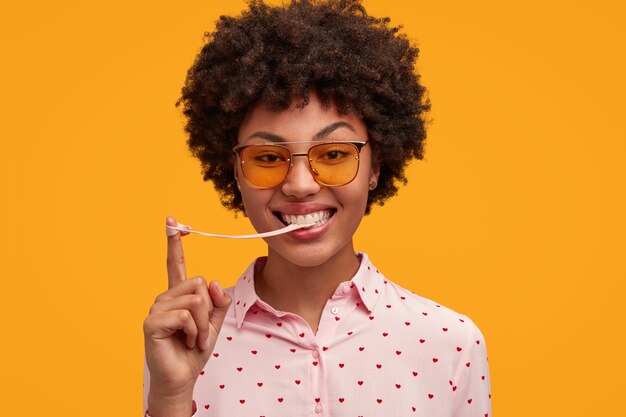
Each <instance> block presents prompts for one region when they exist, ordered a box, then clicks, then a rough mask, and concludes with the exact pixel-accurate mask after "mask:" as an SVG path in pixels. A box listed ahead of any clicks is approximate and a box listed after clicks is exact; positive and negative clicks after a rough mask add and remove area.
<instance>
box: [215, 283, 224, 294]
mask: <svg viewBox="0 0 626 417" xmlns="http://www.w3.org/2000/svg"><path fill="white" fill-rule="evenodd" d="M215 286H216V287H217V290H218V291H219V293H220V295H221V296H222V297H223V296H224V290H223V289H222V286H221V285H220V283H219V282H218V281H215Z"/></svg>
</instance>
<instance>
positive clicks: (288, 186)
mask: <svg viewBox="0 0 626 417" xmlns="http://www.w3.org/2000/svg"><path fill="white" fill-rule="evenodd" d="M307 158H308V157H307V155H306V154H305V155H301V154H298V155H293V166H292V167H291V171H290V172H289V175H287V178H285V181H284V182H283V184H282V192H283V194H285V195H288V196H293V197H296V198H305V197H307V196H310V195H314V194H316V193H318V192H319V191H320V189H321V188H322V186H321V185H320V184H319V183H318V182H317V181H315V178H314V177H313V175H314V174H313V173H312V172H311V169H310V167H309V161H308V159H307Z"/></svg>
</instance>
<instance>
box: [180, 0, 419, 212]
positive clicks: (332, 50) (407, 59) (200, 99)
mask: <svg viewBox="0 0 626 417" xmlns="http://www.w3.org/2000/svg"><path fill="white" fill-rule="evenodd" d="M248 5H249V8H248V9H247V10H246V11H244V12H243V13H242V15H241V16H239V17H228V16H221V17H220V20H219V21H218V22H217V27H216V30H215V32H213V33H208V32H207V33H205V37H206V44H205V45H204V47H203V48H202V50H201V51H200V53H199V54H198V56H197V57H196V60H195V62H194V64H193V65H192V67H191V68H190V69H189V71H188V73H187V79H186V82H185V85H184V87H183V89H182V95H181V98H180V99H179V100H178V102H177V103H176V105H177V106H178V105H180V104H182V105H183V114H184V115H185V116H186V117H187V124H186V126H185V130H186V132H187V133H188V134H189V139H188V145H189V148H190V150H191V152H192V154H193V155H194V156H195V157H197V158H198V159H199V160H200V161H201V162H202V172H203V175H204V180H205V181H208V180H211V181H212V182H213V183H214V185H215V189H216V190H217V191H218V192H219V193H220V195H221V201H222V204H223V205H224V206H226V207H227V208H229V209H233V210H235V211H242V212H244V208H243V203H242V198H241V194H240V193H239V190H238V189H237V187H236V183H235V181H234V163H233V162H234V159H233V158H234V153H233V152H232V148H233V146H235V145H236V144H237V134H238V130H239V125H240V124H241V123H242V121H243V119H244V117H245V115H246V113H247V112H248V110H249V109H250V108H251V106H253V105H255V104H257V103H263V104H265V105H267V106H268V107H269V108H270V109H272V110H273V111H277V112H278V111H281V110H285V109H286V108H288V107H289V106H290V104H291V102H292V98H293V97H294V95H296V96H299V97H301V98H302V102H301V103H300V106H306V105H307V103H308V100H309V94H310V93H311V91H315V92H316V93H317V95H318V96H319V98H320V100H321V101H322V103H323V105H324V106H331V105H333V106H336V108H337V110H338V111H339V112H340V113H342V114H353V115H355V116H357V117H359V118H360V119H361V120H362V121H363V122H364V124H365V125H366V127H367V129H368V134H369V140H370V144H371V146H372V156H373V164H375V166H378V167H379V169H380V175H379V179H378V186H377V187H376V188H375V189H374V190H372V191H370V193H369V197H368V202H367V209H366V214H368V213H369V212H370V209H371V206H372V204H373V203H377V204H380V205H382V204H383V203H384V201H385V200H386V199H387V198H389V197H391V196H393V195H395V194H396V193H397V192H398V186H397V184H398V183H403V184H405V183H406V181H407V179H406V177H405V175H404V170H405V168H406V166H407V164H408V163H409V162H410V160H411V159H413V158H416V159H422V157H423V143H424V140H425V138H426V129H425V125H426V114H427V113H428V111H429V110H430V102H429V100H428V98H427V97H426V89H425V88H424V87H423V86H422V85H421V84H420V82H419V81H420V77H419V75H418V74H416V73H415V69H414V65H415V60H416V59H417V55H418V52H419V49H418V48H417V47H415V46H413V45H412V44H411V42H410V41H409V40H408V38H407V36H406V35H404V34H400V33H399V30H400V28H398V27H391V26H389V21H390V19H389V18H374V17H371V16H369V15H368V14H367V12H366V11H365V9H364V7H363V6H362V4H361V0H326V1H315V0H292V1H291V3H290V4H288V5H285V6H282V7H274V6H270V5H267V4H266V3H265V2H264V1H263V0H251V1H249V2H248ZM244 214H245V212H244Z"/></svg>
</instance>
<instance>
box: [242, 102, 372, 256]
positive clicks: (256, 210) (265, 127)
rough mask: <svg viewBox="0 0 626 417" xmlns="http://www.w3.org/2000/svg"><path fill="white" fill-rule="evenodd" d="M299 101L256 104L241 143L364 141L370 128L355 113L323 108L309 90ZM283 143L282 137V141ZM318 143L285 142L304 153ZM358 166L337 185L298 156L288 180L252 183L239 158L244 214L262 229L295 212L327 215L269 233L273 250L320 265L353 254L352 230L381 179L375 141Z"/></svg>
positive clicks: (366, 148)
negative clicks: (282, 105) (278, 107)
mask: <svg viewBox="0 0 626 417" xmlns="http://www.w3.org/2000/svg"><path fill="white" fill-rule="evenodd" d="M296 104H297V102H295V103H292V105H291V107H289V108H288V109H287V110H284V111H282V112H273V111H271V110H269V109H268V108H267V107H265V106H263V105H257V106H255V107H254V108H252V110H251V111H250V113H249V114H248V116H247V118H246V119H245V121H244V122H243V123H242V125H241V126H240V129H239V136H238V142H239V144H240V145H252V144H261V143H266V142H269V141H270V140H271V141H278V142H280V141H282V142H303V141H319V142H326V141H331V140H335V141H366V140H367V139H368V135H367V129H366V127H365V125H364V123H363V122H362V121H361V120H360V119H358V118H357V117H354V116H351V115H342V114H339V113H338V112H337V110H336V109H335V108H334V107H331V108H329V109H327V108H324V107H323V106H322V103H321V102H320V100H319V99H318V98H317V97H316V96H315V95H311V98H310V102H309V103H308V105H306V106H305V107H303V108H297V107H296ZM278 144H280V143H278ZM313 145H314V143H298V144H287V145H285V146H288V147H289V148H290V150H291V152H292V153H306V152H307V151H308V150H309V148H310V147H311V146H313ZM359 159H360V161H359V170H358V173H357V175H356V177H355V178H354V180H352V182H350V183H349V184H346V185H342V186H339V187H327V186H323V185H320V184H318V183H317V182H316V181H315V178H314V177H313V174H312V173H311V171H310V169H309V165H308V161H307V158H306V157H294V158H293V166H292V168H291V171H290V172H289V174H288V175H287V178H286V179H285V181H284V182H283V183H282V184H280V185H277V186H275V187H273V188H270V189H257V188H253V187H251V186H250V185H249V184H248V183H247V182H246V181H245V179H244V178H243V174H242V172H241V167H240V166H239V161H236V167H235V175H236V178H237V180H238V183H239V187H240V191H241V195H242V198H243V203H244V207H245V210H246V214H247V215H248V217H249V218H250V221H251V222H252V225H253V226H254V228H255V229H256V230H257V231H258V232H266V231H269V230H276V229H279V228H282V227H284V226H285V225H287V224H288V223H289V222H291V221H293V220H294V216H298V215H307V214H311V216H313V218H316V215H317V217H318V218H326V217H328V220H327V221H326V222H325V223H323V224H321V225H316V226H313V227H310V228H306V229H299V230H296V231H293V232H290V233H288V234H283V235H280V236H275V237H271V238H267V239H266V242H267V244H268V246H269V256H270V257H275V258H280V259H284V260H285V261H287V262H290V263H292V264H295V265H300V266H318V265H322V264H324V263H325V262H328V261H329V260H331V259H333V258H334V257H342V256H351V257H352V258H353V257H354V249H353V246H352V236H353V235H354V233H355V231H356V229H357V228H358V226H359V223H360V222H361V219H362V218H363V214H364V212H365V207H366V205H367V196H368V192H369V183H370V182H371V181H372V180H375V181H377V179H378V173H377V171H376V170H375V169H374V168H373V167H372V158H371V147H370V145H369V144H368V145H365V146H364V147H363V148H362V149H361V152H360V158H359Z"/></svg>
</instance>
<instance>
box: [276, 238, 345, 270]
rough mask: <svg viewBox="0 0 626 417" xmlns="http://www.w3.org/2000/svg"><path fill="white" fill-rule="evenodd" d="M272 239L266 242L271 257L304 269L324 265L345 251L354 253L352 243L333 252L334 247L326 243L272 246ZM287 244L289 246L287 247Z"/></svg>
mask: <svg viewBox="0 0 626 417" xmlns="http://www.w3.org/2000/svg"><path fill="white" fill-rule="evenodd" d="M277 237H280V236H277ZM271 239H273V238H269V239H267V240H266V241H267V244H268V249H269V256H270V257H272V256H273V257H276V256H277V257H279V258H282V259H284V260H285V261H287V262H289V263H291V264H292V265H296V266H299V267H303V268H313V267H318V266H321V265H324V264H325V263H327V262H328V261H330V260H332V259H333V258H334V257H335V256H338V255H339V254H340V253H342V252H344V251H349V252H351V253H354V249H353V248H352V244H351V241H349V242H346V243H345V244H344V245H342V246H341V247H339V248H336V250H333V249H332V247H329V246H331V245H328V243H324V242H315V243H314V242H309V243H306V244H303V243H300V244H297V245H293V244H289V242H280V243H279V244H272V241H271ZM285 243H287V244H286V245H285Z"/></svg>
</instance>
